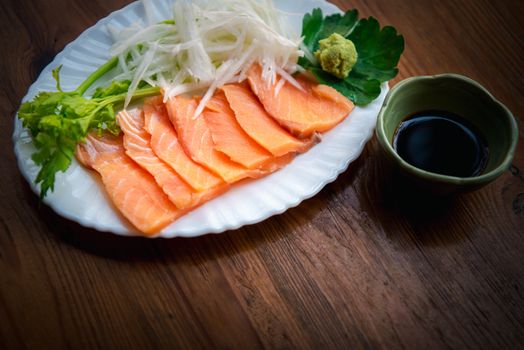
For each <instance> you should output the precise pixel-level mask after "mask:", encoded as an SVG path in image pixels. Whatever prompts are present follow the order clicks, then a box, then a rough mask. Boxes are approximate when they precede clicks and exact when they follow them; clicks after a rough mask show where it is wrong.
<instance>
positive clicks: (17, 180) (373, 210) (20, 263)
mask: <svg viewBox="0 0 524 350" xmlns="http://www.w3.org/2000/svg"><path fill="white" fill-rule="evenodd" d="M127 2H128V1H126V0H121V1H102V0H97V1H81V0H73V1H71V0H67V1H66V0H55V1H44V0H32V1H30V0H6V1H2V2H0V33H1V34H0V35H1V41H0V43H1V45H0V47H1V48H2V53H1V54H0V74H1V75H0V82H1V83H0V84H1V85H0V86H1V90H0V111H1V113H0V116H1V118H0V121H1V126H0V132H1V135H2V137H1V138H0V152H1V156H0V170H1V174H2V176H1V178H0V193H1V194H2V197H1V198H2V199H1V201H0V219H1V221H0V348H2V349H20V348H31V349H58V348H96V349H102V348H126V349H127V348H144V349H151V348H193V347H194V348H239V349H251V348H262V347H266V348H299V349H306V348H315V349H317V348H319V349H323V348H385V349H396V348H407V349H415V348H418V349H424V348H472V349H479V348H486V349H488V348H519V347H520V348H522V347H524V345H523V344H524V176H523V172H524V142H523V140H522V136H521V137H520V138H521V140H520V143H519V146H518V151H517V155H516V158H515V160H514V166H515V167H514V168H512V169H511V171H509V170H508V171H507V172H506V173H505V174H504V175H503V176H502V177H501V178H499V179H498V180H497V181H496V182H494V183H492V184H490V185H488V186H487V187H485V188H483V189H481V190H478V191H476V192H473V193H469V194H465V195H462V196H459V197H456V198H454V199H448V200H428V199H418V200H417V199H416V196H414V194H413V193H411V192H409V191H402V190H400V189H398V188H397V186H395V184H396V183H395V180H394V176H393V175H392V174H391V172H390V170H388V168H387V167H386V166H385V165H384V164H383V162H382V158H381V157H380V154H379V153H378V149H377V143H376V141H375V140H372V141H371V142H370V143H369V144H368V145H367V147H366V149H365V151H364V153H363V154H362V156H361V157H360V158H359V159H358V160H357V161H356V162H354V163H353V164H352V165H351V166H350V168H349V169H348V170H347V171H346V172H345V173H343V174H342V175H341V176H340V177H339V178H338V179H337V180H336V181H335V182H333V183H332V184H330V185H328V186H326V187H325V188H324V189H323V190H322V191H321V192H320V193H319V194H318V195H317V196H315V197H314V198H312V199H309V200H306V201H305V202H303V203H302V204H301V205H300V206H298V207H297V208H294V209H291V210H288V211H287V212H286V213H285V214H283V215H280V216H277V217H273V218H271V219H268V220H266V221H264V222H262V223H260V224H257V225H252V226H249V227H244V228H242V229H239V230H237V231H234V232H228V233H224V234H221V235H211V236H204V237H201V238H196V239H172V240H163V239H156V240H148V239H141V238H134V239H129V238H122V237H117V236H114V235H110V234H102V233H99V232H95V231H92V230H89V229H85V228H83V227H81V226H79V225H77V224H75V223H73V222H70V221H67V220H65V219H63V218H61V217H60V216H58V215H56V214H54V212H53V211H52V210H50V209H49V208H48V207H46V206H44V205H41V204H40V203H39V200H38V198H37V197H36V196H35V195H34V194H33V193H32V192H31V190H30V188H29V186H28V185H27V183H26V182H25V181H24V179H23V178H22V176H21V175H20V173H19V171H18V169H17V166H16V160H15V156H14V154H13V151H12V148H13V145H12V141H11V134H12V131H13V116H14V114H15V112H16V110H17V109H18V106H19V103H20V99H21V98H22V96H24V94H25V93H26V91H27V89H28V87H29V85H30V84H31V83H32V82H33V81H34V80H35V79H36V77H37V75H38V73H39V72H40V71H41V69H43V67H45V66H46V65H47V64H48V63H49V62H50V61H51V60H52V58H53V57H54V56H55V54H57V53H58V52H60V51H61V50H62V49H63V47H64V45H66V44H67V43H69V42H70V41H72V40H73V39H74V38H75V37H77V36H78V35H79V34H80V33H81V32H82V31H84V30H85V29H86V28H88V27H90V26H91V25H93V24H94V23H95V22H96V21H97V20H99V19H100V18H102V17H104V16H106V15H107V14H109V13H110V12H111V11H113V10H116V9H118V8H120V7H122V6H123V5H125V4H126V3H127ZM337 3H338V4H339V6H340V7H341V8H343V9H348V8H349V7H350V6H354V7H356V8H358V9H359V10H360V11H361V14H362V15H364V16H368V15H373V16H375V17H377V18H378V19H379V20H380V22H381V23H382V24H383V25H385V24H391V25H394V26H395V27H396V28H397V29H398V30H399V31H400V32H401V33H402V34H403V35H404V36H405V39H406V50H405V53H404V55H403V57H402V60H401V63H400V74H399V76H398V77H397V78H396V79H395V80H394V81H393V82H392V83H391V84H395V83H396V82H398V81H399V80H401V79H404V78H406V77H409V76H413V75H423V74H435V73H443V72H455V73H460V74H464V75H467V76H470V77H471V78H473V79H475V80H477V81H479V82H480V83H481V84H483V85H484V86H485V87H486V88H488V89H489V90H490V91H492V93H493V94H494V95H495V97H496V98H498V99H499V100H500V101H502V102H503V103H505V104H506V105H507V106H508V107H509V109H510V110H512V111H513V113H514V114H515V116H516V117H518V118H519V120H520V131H521V133H520V134H521V135H522V131H523V130H522V122H523V120H524V119H522V118H524V102H523V101H524V92H523V91H524V88H523V86H524V64H523V57H524V41H523V40H522V38H523V37H524V26H523V24H522V13H524V2H522V1H518V0H515V1H501V2H496V1H488V0H468V1H466V0H464V1H460V2H457V1H452V0H442V1H431V0H420V1H411V0H377V1H364V0H355V1H337ZM519 169H520V170H519Z"/></svg>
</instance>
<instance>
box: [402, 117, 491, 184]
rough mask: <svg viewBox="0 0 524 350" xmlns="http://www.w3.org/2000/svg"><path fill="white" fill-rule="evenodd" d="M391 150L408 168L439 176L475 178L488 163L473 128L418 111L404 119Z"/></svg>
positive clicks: (458, 120) (483, 143)
mask: <svg viewBox="0 0 524 350" xmlns="http://www.w3.org/2000/svg"><path fill="white" fill-rule="evenodd" d="M393 147H394V149H395V151H396V152H397V153H398V155H399V156H400V157H401V158H402V159H404V160H405V161H406V162H408V163H410V164H411V165H413V166H415V167H417V168H420V169H423V170H426V171H430V172H433V173H438V174H442V175H450V176H458V177H470V176H477V175H479V174H481V173H482V171H483V170H484V168H485V167H486V164H487V160H488V147H487V144H486V141H485V139H484V138H483V137H482V136H481V135H480V133H479V132H478V131H477V130H476V129H475V128H474V126H473V125H471V124H470V123H469V122H468V121H467V120H465V119H464V118H462V117H460V116H458V115H455V114H453V113H449V112H444V111H422V112H419V113H415V114H413V115H411V116H409V117H408V118H406V119H405V120H404V121H403V122H402V123H401V124H400V125H399V127H398V129H397V131H396V133H395V137H394V140H393Z"/></svg>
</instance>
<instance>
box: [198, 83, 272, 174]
mask: <svg viewBox="0 0 524 350" xmlns="http://www.w3.org/2000/svg"><path fill="white" fill-rule="evenodd" d="M206 107H207V108H209V109H210V110H205V111H204V113H203V116H204V118H205V119H206V123H207V126H208V127H209V130H210V131H211V137H212V139H213V143H214V144H215V149H217V150H219V151H220V152H222V153H224V154H226V155H227V156H228V157H229V158H231V160H233V161H235V162H237V163H240V164H242V165H243V166H245V167H246V168H248V169H256V168H260V167H261V166H262V165H264V164H265V163H267V162H269V161H271V160H272V159H273V156H272V155H271V153H269V152H268V151H267V150H265V149H264V148H262V147H261V146H260V145H259V144H258V143H256V142H255V141H254V140H253V139H252V138H251V137H249V135H248V134H246V132H245V131H244V130H243V129H242V128H241V127H240V125H239V124H238V122H237V121H236V119H235V113H234V112H233V111H232V110H231V108H229V103H228V102H227V100H226V96H225V95H224V93H217V94H215V95H214V96H213V97H212V98H211V99H210V100H209V101H208V103H207V104H206Z"/></svg>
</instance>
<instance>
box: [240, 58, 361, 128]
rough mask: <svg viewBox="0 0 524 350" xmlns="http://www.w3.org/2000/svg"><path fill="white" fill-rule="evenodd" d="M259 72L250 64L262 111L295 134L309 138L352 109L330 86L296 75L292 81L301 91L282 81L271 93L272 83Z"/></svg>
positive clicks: (333, 123) (330, 126)
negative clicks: (276, 92) (277, 89)
mask: <svg viewBox="0 0 524 350" xmlns="http://www.w3.org/2000/svg"><path fill="white" fill-rule="evenodd" d="M261 73H262V70H261V67H260V66H259V65H253V66H252V67H251V68H250V70H249V72H248V81H249V84H250V86H251V88H252V90H253V92H254V93H255V94H256V95H257V96H258V98H259V99H260V102H262V105H263V106H264V108H265V110H266V111H267V112H268V113H269V114H270V115H271V116H272V117H273V118H275V120H276V121H277V122H278V123H279V124H280V125H282V126H283V127H284V128H286V129H288V130H289V131H291V132H292V133H293V134H294V135H295V136H297V137H300V138H304V137H309V136H311V135H312V134H313V133H315V132H324V131H327V130H329V129H331V128H333V127H334V126H335V125H337V124H338V123H340V122H341V121H342V120H344V118H346V117H347V116H348V114H349V113H350V112H351V111H352V110H353V108H354V105H353V103H352V102H351V101H349V100H348V99H347V98H346V97H344V96H343V95H342V94H340V93H339V92H338V91H336V90H335V89H333V88H332V87H329V86H327V85H322V84H316V83H314V82H312V81H310V80H308V79H306V78H304V77H300V76H299V77H296V80H297V81H298V83H299V84H300V85H301V86H302V88H303V91H302V90H299V89H298V88H296V87H295V86H293V85H291V84H290V83H288V82H286V83H285V84H284V85H283V86H282V88H281V89H280V92H279V93H278V94H275V88H276V84H274V85H271V84H268V83H267V82H266V81H265V80H264V79H263V78H262V75H261ZM281 79H282V78H281Z"/></svg>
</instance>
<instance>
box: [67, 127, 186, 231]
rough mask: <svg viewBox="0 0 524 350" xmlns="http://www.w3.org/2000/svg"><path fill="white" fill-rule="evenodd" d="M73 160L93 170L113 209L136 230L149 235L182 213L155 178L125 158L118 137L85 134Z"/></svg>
mask: <svg viewBox="0 0 524 350" xmlns="http://www.w3.org/2000/svg"><path fill="white" fill-rule="evenodd" d="M76 154H77V158H78V160H79V161H80V162H81V163H82V164H84V165H85V166H87V167H89V168H92V169H94V170H96V171H97V172H98V173H99V174H100V176H101V177H102V183H103V184H104V187H105V189H106V191H107V193H108V194H109V197H110V198H111V200H112V201H113V204H114V205H115V206H116V208H117V209H118V210H119V211H120V212H121V213H122V214H123V216H124V217H125V218H126V219H127V220H129V221H130V222H131V223H132V224H133V225H134V226H135V227H136V228H137V229H139V230H140V231H142V232H143V233H145V234H146V235H152V234H154V233H156V232H158V231H160V230H161V229H162V228H163V227H165V226H167V225H168V224H170V223H171V222H173V221H174V220H175V219H176V218H177V217H179V216H180V215H181V214H182V211H180V210H178V209H177V208H176V207H175V206H174V205H173V203H171V201H170V200H169V198H168V197H167V196H166V194H165V193H164V192H163V191H162V189H161V188H160V187H159V186H158V185H157V183H156V181H155V179H154V178H153V177H152V176H151V175H150V174H149V173H148V172H147V171H145V170H144V169H142V168H141V167H140V166H138V165H137V164H136V163H135V162H134V161H133V160H132V159H131V158H129V157H128V156H127V155H126V153H125V149H124V145H123V141H122V137H121V136H120V137H115V136H111V135H105V136H102V137H96V136H94V135H89V136H87V138H86V141H85V143H83V144H80V145H78V147H77V153H76Z"/></svg>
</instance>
